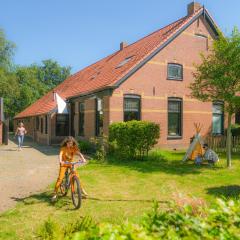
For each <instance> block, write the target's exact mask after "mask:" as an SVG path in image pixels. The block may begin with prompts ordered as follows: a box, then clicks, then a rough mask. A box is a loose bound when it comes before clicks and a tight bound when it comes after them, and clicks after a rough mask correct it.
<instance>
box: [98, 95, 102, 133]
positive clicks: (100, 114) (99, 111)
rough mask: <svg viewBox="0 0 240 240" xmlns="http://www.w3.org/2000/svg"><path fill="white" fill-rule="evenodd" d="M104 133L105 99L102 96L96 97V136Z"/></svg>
mask: <svg viewBox="0 0 240 240" xmlns="http://www.w3.org/2000/svg"><path fill="white" fill-rule="evenodd" d="M102 134H103V101H102V99H101V98H97V99H96V136H101V135H102Z"/></svg>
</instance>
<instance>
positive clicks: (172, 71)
mask: <svg viewBox="0 0 240 240" xmlns="http://www.w3.org/2000/svg"><path fill="white" fill-rule="evenodd" d="M168 79H170V80H182V79H183V67H182V65H180V64H175V63H169V64H168Z"/></svg>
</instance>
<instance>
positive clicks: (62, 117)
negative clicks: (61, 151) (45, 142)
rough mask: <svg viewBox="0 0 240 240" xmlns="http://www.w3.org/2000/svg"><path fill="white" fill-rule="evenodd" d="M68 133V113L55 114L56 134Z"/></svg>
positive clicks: (65, 134)
mask: <svg viewBox="0 0 240 240" xmlns="http://www.w3.org/2000/svg"><path fill="white" fill-rule="evenodd" d="M68 135H69V115H68V114H57V115H56V136H68Z"/></svg>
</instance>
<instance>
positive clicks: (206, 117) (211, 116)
mask: <svg viewBox="0 0 240 240" xmlns="http://www.w3.org/2000/svg"><path fill="white" fill-rule="evenodd" d="M217 29H218V28H217V26H216V24H215V22H214V20H213V19H212V17H211V16H210V14H209V12H208V11H207V10H206V9H205V8H204V7H202V6H201V5H200V4H199V3H196V2H192V3H190V4H189V5H188V6H187V15H186V16H185V17H183V18H181V19H179V20H177V21H175V22H173V23H171V24H169V25H168V26H166V27H163V28H161V29H160V30H157V31H155V32H153V33H152V34H150V35H148V36H146V37H144V38H142V39H140V40H138V41H137V42H135V43H132V44H130V45H127V44H126V43H124V42H122V43H121V44H120V49H119V50H118V51H116V52H114V53H113V54H111V55H109V56H107V57H106V58H104V59H102V60H100V61H98V62H96V63H94V64H92V65H90V66H88V67H86V68H84V69H83V70H81V71H79V72H77V73H75V74H73V75H71V76H70V77H68V78H67V79H66V80H65V81H64V82H62V83H61V84H60V85H58V86H57V87H55V88H54V90H53V91H51V92H49V93H47V94H46V95H45V96H43V97H42V98H41V99H39V100H38V101H36V102H35V103H33V104H32V105H31V106H29V107H28V108H26V109H25V110H24V111H22V112H21V113H19V114H18V115H16V116H15V121H14V122H15V127H16V124H17V123H18V122H19V121H23V122H24V124H25V126H26V128H27V130H28V134H29V135H30V136H31V137H32V138H33V139H34V140H35V141H37V142H40V143H44V144H55V143H59V142H60V141H61V140H62V139H63V138H64V136H67V135H72V136H75V137H76V138H85V139H89V138H90V137H93V136H101V135H102V134H105V135H107V134H108V127H109V125H110V124H111V123H113V122H118V121H128V120H132V119H137V120H146V121H153V122H156V123H159V124H160V128H161V137H160V139H159V143H158V145H159V146H161V147H166V148H182V147H186V146H188V144H189V139H190V137H192V136H193V134H194V133H195V129H194V124H193V123H194V122H198V123H201V124H202V125H203V129H202V134H203V135H206V134H212V133H214V134H222V133H223V128H224V113H223V110H222V105H221V103H211V102H208V103H203V102H200V101H198V100H196V99H193V98H191V97H190V89H189V84H190V83H191V82H192V81H193V75H192V72H193V71H194V64H199V63H200V61H201V58H200V53H204V54H208V52H209V49H210V48H211V45H212V42H213V40H214V39H216V37H217V35H218V32H217Z"/></svg>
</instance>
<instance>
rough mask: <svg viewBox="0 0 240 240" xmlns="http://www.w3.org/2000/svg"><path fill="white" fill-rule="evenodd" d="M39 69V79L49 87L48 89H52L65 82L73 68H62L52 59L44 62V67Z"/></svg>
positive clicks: (41, 66)
mask: <svg viewBox="0 0 240 240" xmlns="http://www.w3.org/2000/svg"><path fill="white" fill-rule="evenodd" d="M38 67H39V72H38V75H39V76H38V78H39V80H40V81H42V82H43V83H44V84H46V85H47V86H48V89H52V88H54V87H55V86H56V85H58V84H59V83H61V82H62V81H64V80H65V79H66V78H67V77H68V76H69V75H70V71H71V67H69V66H67V67H62V66H61V65H60V64H59V63H58V62H56V61H54V60H52V59H47V60H43V61H42V65H40V66H38Z"/></svg>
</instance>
